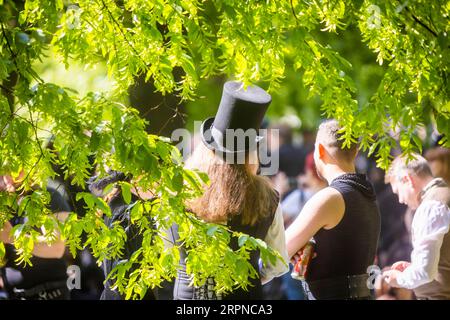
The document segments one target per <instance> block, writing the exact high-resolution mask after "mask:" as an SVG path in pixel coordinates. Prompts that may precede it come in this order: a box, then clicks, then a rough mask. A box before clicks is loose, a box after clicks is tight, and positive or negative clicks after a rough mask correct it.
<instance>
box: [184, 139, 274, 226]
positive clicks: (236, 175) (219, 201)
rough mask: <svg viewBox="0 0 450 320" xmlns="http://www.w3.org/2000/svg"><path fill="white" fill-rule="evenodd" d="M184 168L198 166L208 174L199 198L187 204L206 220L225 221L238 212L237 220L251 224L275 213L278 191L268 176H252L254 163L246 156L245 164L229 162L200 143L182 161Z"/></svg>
mask: <svg viewBox="0 0 450 320" xmlns="http://www.w3.org/2000/svg"><path fill="white" fill-rule="evenodd" d="M185 167H186V168H187V169H198V170H200V171H202V172H205V173H207V174H208V176H209V180H210V184H209V185H207V186H204V187H205V189H204V193H203V195H202V196H201V197H199V198H196V199H193V200H190V201H189V202H188V203H187V207H188V209H189V210H191V211H192V212H194V213H195V214H196V215H197V216H198V217H199V218H201V219H203V220H205V221H208V222H215V223H220V222H226V221H227V220H228V219H230V218H232V217H233V216H235V215H241V217H242V219H241V223H242V224H244V225H254V224H255V223H256V222H257V221H258V220H259V219H261V218H264V217H267V216H268V215H270V214H271V213H273V212H275V210H276V208H277V206H278V200H279V199H278V194H277V192H276V191H275V190H274V189H273V187H272V186H271V184H270V181H269V179H267V178H265V177H261V176H258V175H256V169H257V165H255V164H251V162H250V161H249V156H247V157H246V161H245V164H229V163H226V162H225V161H224V160H223V159H222V158H221V157H219V156H216V155H215V154H214V152H213V151H212V150H210V149H208V148H207V147H206V146H205V145H203V144H202V143H200V144H199V145H198V146H197V147H196V148H195V150H194V152H193V153H192V155H191V157H190V158H189V159H188V160H187V161H186V165H185Z"/></svg>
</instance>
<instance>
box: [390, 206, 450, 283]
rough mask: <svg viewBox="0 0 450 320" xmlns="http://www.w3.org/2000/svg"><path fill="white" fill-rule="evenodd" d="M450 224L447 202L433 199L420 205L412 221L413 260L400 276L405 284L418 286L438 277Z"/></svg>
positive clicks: (399, 278)
mask: <svg viewBox="0 0 450 320" xmlns="http://www.w3.org/2000/svg"><path fill="white" fill-rule="evenodd" d="M449 225H450V209H449V207H448V206H447V205H445V204H443V203H441V202H438V201H434V200H429V201H426V202H424V203H422V204H421V205H420V206H419V208H418V209H417V211H416V213H415V216H414V221H413V225H412V235H413V239H412V240H413V251H412V253H411V264H410V265H409V266H408V267H407V268H406V269H405V270H404V271H403V272H402V273H401V274H400V275H399V276H398V277H397V282H398V284H399V285H400V286H401V287H403V288H407V289H414V288H417V287H419V286H421V285H424V284H426V283H428V282H431V281H433V280H434V279H435V277H436V275H437V272H438V265H439V257H440V250H441V246H442V241H443V239H444V236H445V234H446V233H447V232H448V231H449Z"/></svg>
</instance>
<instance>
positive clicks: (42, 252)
mask: <svg viewBox="0 0 450 320" xmlns="http://www.w3.org/2000/svg"><path fill="white" fill-rule="evenodd" d="M0 178H1V179H2V180H3V183H2V184H1V185H0V191H2V192H5V191H7V192H14V191H15V187H16V186H15V185H14V183H13V181H12V178H11V177H8V176H2V177H0ZM47 191H48V192H49V193H50V203H49V209H50V210H51V211H52V212H53V213H54V214H55V215H56V217H57V218H58V219H60V220H64V219H65V218H66V217H67V214H68V212H70V211H71V210H70V207H69V206H68V204H67V202H66V201H65V200H64V198H63V197H62V196H61V194H60V193H59V192H58V191H57V190H56V189H53V188H50V187H49V188H47ZM19 201H20V200H19ZM24 222H25V220H24V218H23V217H18V216H16V217H14V218H13V219H11V220H10V221H8V222H6V223H5V224H4V225H3V226H2V229H1V241H2V242H3V243H4V245H5V251H6V252H5V256H4V258H3V265H2V266H1V268H0V275H1V277H0V290H4V292H6V293H7V298H8V299H12V300H15V299H21V300H24V299H25V300H66V299H69V298H70V292H69V289H68V287H67V264H66V262H65V260H64V259H63V255H64V251H65V245H64V242H63V241H62V240H57V241H56V242H54V243H52V244H51V245H48V244H47V243H45V242H44V241H43V240H42V241H40V240H39V241H38V242H37V243H35V244H34V249H33V252H32V254H33V256H32V257H31V258H30V261H31V263H32V266H29V265H24V264H17V263H16V259H17V257H18V256H17V252H16V249H15V247H14V241H13V239H11V237H10V231H11V229H12V227H14V226H15V225H17V224H22V223H24Z"/></svg>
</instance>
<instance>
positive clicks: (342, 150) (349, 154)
mask: <svg viewBox="0 0 450 320" xmlns="http://www.w3.org/2000/svg"><path fill="white" fill-rule="evenodd" d="M341 130H342V126H341V125H340V124H339V122H338V121H337V120H335V119H331V120H326V121H324V122H322V123H321V124H320V126H319V129H318V131H317V141H319V142H320V143H322V144H323V145H324V146H325V147H326V148H327V149H328V150H329V151H330V152H331V153H332V156H333V157H335V158H336V159H337V160H340V161H345V162H352V161H354V159H355V156H356V152H357V151H358V144H357V143H351V144H350V146H345V147H344V142H345V140H344V139H342V133H341V132H340V131H341Z"/></svg>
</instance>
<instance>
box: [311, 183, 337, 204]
mask: <svg viewBox="0 0 450 320" xmlns="http://www.w3.org/2000/svg"><path fill="white" fill-rule="evenodd" d="M311 200H312V201H314V202H318V204H321V205H333V204H340V203H342V204H343V203H344V198H343V197H342V195H341V193H340V192H339V191H337V190H336V189H334V188H331V187H326V188H324V189H322V190H320V191H318V192H317V193H316V194H315V195H314V196H313V197H312V198H311Z"/></svg>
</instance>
